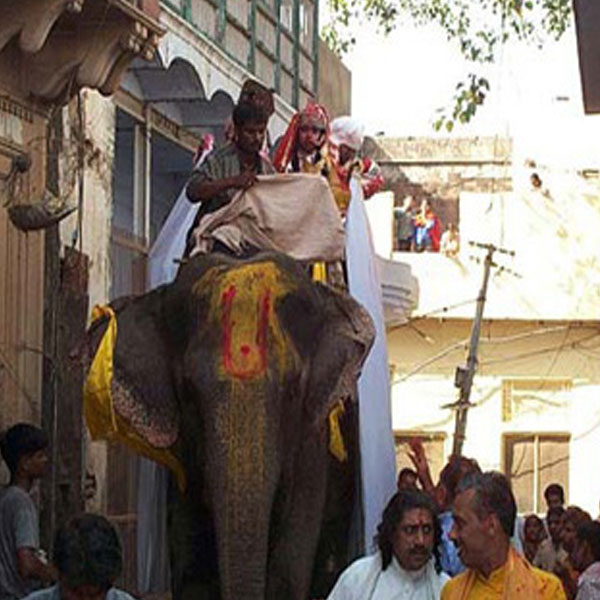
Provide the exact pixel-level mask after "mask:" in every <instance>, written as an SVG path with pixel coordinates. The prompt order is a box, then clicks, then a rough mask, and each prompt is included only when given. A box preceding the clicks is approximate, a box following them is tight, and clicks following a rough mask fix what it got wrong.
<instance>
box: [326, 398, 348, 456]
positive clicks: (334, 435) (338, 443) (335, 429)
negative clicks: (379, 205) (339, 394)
mask: <svg viewBox="0 0 600 600" xmlns="http://www.w3.org/2000/svg"><path fill="white" fill-rule="evenodd" d="M343 414H344V403H343V401H342V400H340V401H339V402H338V403H337V405H336V406H334V407H333V409H332V410H331V412H330V413H329V452H331V454H333V456H335V458H337V459H338V460H339V461H340V462H346V461H347V460H348V453H347V452H346V446H345V445H344V438H343V436H342V430H341V429H340V422H339V419H340V417H341V416H342V415H343Z"/></svg>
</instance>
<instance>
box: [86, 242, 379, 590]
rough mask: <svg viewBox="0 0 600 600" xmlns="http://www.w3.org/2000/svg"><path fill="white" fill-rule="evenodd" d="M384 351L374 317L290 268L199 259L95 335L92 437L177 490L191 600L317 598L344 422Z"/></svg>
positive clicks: (182, 581)
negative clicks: (358, 387) (164, 474)
mask: <svg viewBox="0 0 600 600" xmlns="http://www.w3.org/2000/svg"><path fill="white" fill-rule="evenodd" d="M372 339H373V329H372V323H371V320H370V318H369V317H368V315H367V314H366V313H365V311H364V310H363V309H362V308H361V307H360V305H358V304H357V303H356V302H355V301H353V300H352V299H351V298H350V297H349V296H347V295H345V294H340V293H338V292H335V291H334V290H331V289H329V288H328V287H326V286H323V285H320V284H314V283H313V282H311V281H310V279H309V278H308V276H307V275H306V273H305V271H304V270H303V269H302V268H301V267H300V266H299V265H298V263H297V262H296V261H294V260H293V259H291V258H289V257H287V256H284V255H281V254H276V253H263V254H259V255H257V256H255V257H254V258H253V259H251V260H245V261H238V260H235V259H233V258H229V257H226V256H224V255H222V254H209V255H205V256H197V257H193V258H192V259H190V260H189V261H188V262H187V263H186V264H185V265H183V266H182V268H181V269H180V271H179V273H178V275H177V278H176V280H175V281H174V282H173V283H172V284H169V285H165V286H161V287H159V288H157V289H155V290H153V291H151V292H149V293H147V294H145V295H143V296H140V297H137V298H125V299H123V300H118V301H115V302H113V303H112V305H111V306H110V307H108V308H106V309H105V310H104V311H103V314H102V316H101V317H100V318H98V319H97V320H96V321H95V322H94V324H93V326H92V328H91V330H90V333H89V344H90V348H91V355H92V356H93V357H94V358H93V361H92V363H91V366H90V370H89V374H88V379H87V384H86V393H85V412H86V418H87V422H88V426H89V427H90V432H91V434H92V436H93V437H95V438H99V437H105V438H106V437H108V438H111V439H114V440H117V441H121V442H124V443H126V444H128V445H129V446H130V447H132V448H133V449H135V450H136V451H137V452H139V453H142V454H144V455H146V456H149V457H150V458H152V459H153V460H156V461H158V462H161V463H162V464H164V465H166V466H168V467H169V468H170V469H171V471H172V472H173V473H174V474H175V481H176V482H177V487H178V489H177V490H175V489H174V490H173V494H172V499H171V502H170V508H169V515H170V516H169V526H170V532H169V537H170V547H171V563H172V578H173V594H174V598H175V600H182V599H184V600H185V599H187V598H194V599H196V598H215V599H216V598H222V599H224V600H233V599H242V598H243V599H244V600H264V599H265V598H269V599H273V600H275V599H277V600H279V599H281V598H289V599H292V600H294V599H298V600H305V599H306V598H307V597H308V594H309V590H310V584H311V573H312V570H313V565H314V560H315V554H316V551H317V544H318V541H319V535H320V529H321V523H322V515H323V508H324V504H325V492H326V489H327V477H328V473H327V462H328V461H327V457H328V455H329V453H330V452H331V450H332V445H333V444H336V443H339V442H340V440H337V439H334V438H335V436H334V435H333V433H332V431H333V430H332V428H331V427H330V422H329V418H328V416H329V415H330V413H331V410H332V408H333V407H334V406H335V405H336V404H337V403H339V401H340V400H343V399H345V398H348V397H350V396H353V394H354V390H355V384H356V380H357V377H358V374H359V372H360V368H361V365H362V362H363V360H364V358H365V356H366V354H367V353H368V351H369V348H370V345H371V343H372ZM107 365H110V367H111V368H107ZM111 372H112V373H113V374H114V376H113V377H112V378H111V377H110V373H111ZM341 443H342V444H343V443H344V441H343V440H342V441H341Z"/></svg>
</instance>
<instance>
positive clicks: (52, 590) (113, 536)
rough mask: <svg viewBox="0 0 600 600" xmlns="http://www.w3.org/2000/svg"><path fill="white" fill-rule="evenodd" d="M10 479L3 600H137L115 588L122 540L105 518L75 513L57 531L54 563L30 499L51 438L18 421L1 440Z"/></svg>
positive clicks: (1, 507)
mask: <svg viewBox="0 0 600 600" xmlns="http://www.w3.org/2000/svg"><path fill="white" fill-rule="evenodd" d="M0 454H1V455H2V458H3V460H4V462H5V464H6V466H7V468H8V471H9V476H10V480H9V483H8V485H7V486H6V487H4V488H3V489H2V490H0V599H1V600H18V599H20V598H26V599H27V600H133V598H132V597H131V596H130V595H129V594H127V593H126V592H123V591H121V590H118V589H116V588H115V587H113V586H114V583H115V581H116V580H117V579H118V577H119V575H120V573H121V569H122V566H123V554H122V547H121V542H120V540H119V536H118V535H117V532H116V530H115V528H114V527H113V526H112V525H111V524H110V523H109V522H108V521H107V520H106V519H105V518H104V517H102V516H100V515H94V514H89V513H83V514H80V515H75V516H73V517H72V518H70V519H69V520H68V521H67V522H66V523H64V524H62V525H61V526H60V527H59V528H58V529H57V531H56V534H55V536H54V543H53V547H52V560H51V561H49V560H48V556H47V555H46V553H45V552H44V551H43V550H42V549H41V547H40V538H39V525H38V514H37V510H36V507H35V504H34V502H33V499H32V497H31V491H32V488H33V486H34V483H35V482H36V481H37V480H39V479H40V478H41V477H42V476H43V474H44V471H45V468H46V465H47V463H48V437H47V436H46V434H45V433H44V432H43V431H42V430H41V429H40V428H39V427H36V426H35V425H31V424H29V423H18V424H17V425H14V426H13V427H11V428H9V429H8V430H7V431H6V432H5V433H4V435H3V436H2V438H1V440H0Z"/></svg>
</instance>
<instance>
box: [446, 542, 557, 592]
mask: <svg viewBox="0 0 600 600" xmlns="http://www.w3.org/2000/svg"><path fill="white" fill-rule="evenodd" d="M515 598H523V599H525V598H527V600H566V596H565V592H564V590H563V588H562V585H561V583H560V581H559V580H558V578H557V577H555V576H554V575H552V574H551V573H546V572H545V571H540V570H539V569H536V568H535V567H532V566H531V565H530V564H529V563H528V562H527V561H526V560H525V559H524V558H523V557H522V556H521V555H520V554H518V553H517V552H516V551H515V550H514V549H513V548H510V550H509V552H508V558H507V560H506V562H505V563H504V564H503V565H502V566H501V567H499V568H498V569H496V570H495V571H493V572H492V573H491V574H490V576H489V578H487V579H486V578H485V577H483V575H481V574H480V573H478V572H476V571H475V570H473V569H469V570H467V571H465V572H464V573H461V574H460V575H458V576H457V577H455V578H454V579H451V580H450V581H449V582H448V583H447V584H446V585H445V586H444V589H443V590H442V595H441V600H513V599H515Z"/></svg>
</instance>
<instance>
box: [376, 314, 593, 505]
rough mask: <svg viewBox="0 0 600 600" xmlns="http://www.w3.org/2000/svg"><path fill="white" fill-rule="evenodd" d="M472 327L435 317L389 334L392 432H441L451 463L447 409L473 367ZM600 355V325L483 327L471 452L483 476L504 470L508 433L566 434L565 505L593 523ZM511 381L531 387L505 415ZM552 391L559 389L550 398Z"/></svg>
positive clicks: (491, 323) (467, 444)
mask: <svg viewBox="0 0 600 600" xmlns="http://www.w3.org/2000/svg"><path fill="white" fill-rule="evenodd" d="M470 326H471V323H470V321H469V320H459V319H432V318H430V319H418V320H416V321H413V322H412V323H409V324H408V325H405V326H402V327H399V328H396V329H393V330H390V331H388V350H389V354H390V361H391V363H392V367H393V378H392V380H393V383H392V413H393V428H394V431H395V432H402V433H407V432H412V433H416V432H419V433H424V432H429V433H431V434H433V433H442V434H444V436H445V441H444V458H447V457H448V456H449V455H450V453H451V448H452V441H453V432H454V413H453V411H452V410H450V409H449V408H444V407H445V406H446V405H449V404H451V403H453V402H455V401H456V399H457V397H458V390H457V389H456V388H455V387H454V370H455V368H456V367H457V366H458V365H461V364H464V363H465V362H466V350H467V346H468V338H469V334H470ZM599 357H600V325H599V324H598V323H588V324H586V323H575V322H550V321H548V322H537V321H536V322H531V321H485V322H484V326H483V328H482V339H481V345H480V352H479V361H480V362H479V369H478V372H477V375H476V377H475V380H474V385H473V391H472V395H471V402H473V403H474V404H475V405H476V406H475V407H473V408H471V409H470V410H469V414H468V420H467V432H466V442H465V445H464V454H465V455H466V456H471V457H475V458H476V459H477V460H478V461H479V463H480V465H481V467H482V468H483V469H498V470H503V469H504V466H505V465H504V464H503V463H504V453H503V439H504V436H505V435H506V434H513V433H517V432H520V433H544V432H545V433H548V434H569V435H570V444H569V453H570V458H569V461H568V473H569V475H568V478H569V485H568V487H569V498H568V502H569V503H573V504H577V505H579V506H582V507H583V508H585V509H586V510H588V511H590V512H591V513H592V515H594V516H596V514H597V512H598V502H599V500H600V481H597V478H594V477H593V476H591V474H593V473H596V472H597V471H598V469H599V468H600V454H598V452H597V451H596V448H598V444H600V363H599V361H598V358H599ZM509 380H510V381H526V380H529V381H528V386H529V388H528V389H529V390H530V391H529V392H527V394H526V395H525V397H524V399H522V400H520V401H519V403H518V404H512V405H511V406H512V410H509V411H507V401H506V388H505V387H503V384H504V386H506V382H508V381H509ZM565 380H566V381H567V382H570V384H569V385H567V384H565V385H566V388H561V385H562V384H561V385H558V383H557V382H563V381H565ZM538 381H539V387H538V386H537V382H538ZM543 382H546V383H543ZM555 385H557V387H558V388H561V389H557V390H553V391H548V388H549V387H550V388H552V387H554V386H555ZM503 390H504V393H503ZM503 398H504V400H503ZM511 413H512V414H511ZM507 417H508V418H507ZM404 459H405V457H404ZM548 468H551V467H548Z"/></svg>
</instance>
